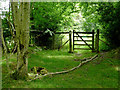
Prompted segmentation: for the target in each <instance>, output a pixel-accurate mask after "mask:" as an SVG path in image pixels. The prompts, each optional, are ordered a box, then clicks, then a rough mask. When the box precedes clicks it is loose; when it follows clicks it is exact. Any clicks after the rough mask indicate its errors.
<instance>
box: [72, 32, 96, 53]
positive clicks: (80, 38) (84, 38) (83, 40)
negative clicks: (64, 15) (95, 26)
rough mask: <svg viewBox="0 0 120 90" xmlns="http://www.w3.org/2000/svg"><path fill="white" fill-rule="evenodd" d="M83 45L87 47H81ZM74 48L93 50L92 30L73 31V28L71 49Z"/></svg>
mask: <svg viewBox="0 0 120 90" xmlns="http://www.w3.org/2000/svg"><path fill="white" fill-rule="evenodd" d="M83 46H87V47H88V48H86V47H85V48H81V47H83ZM75 49H81V50H92V51H94V30H93V31H92V32H75V31H74V30H73V51H74V50H75Z"/></svg>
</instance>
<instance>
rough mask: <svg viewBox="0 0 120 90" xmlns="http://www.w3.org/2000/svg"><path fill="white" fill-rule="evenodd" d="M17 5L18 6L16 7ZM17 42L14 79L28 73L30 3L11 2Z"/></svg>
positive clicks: (24, 76) (23, 76) (21, 77)
mask: <svg viewBox="0 0 120 90" xmlns="http://www.w3.org/2000/svg"><path fill="white" fill-rule="evenodd" d="M18 6H19V8H18ZM12 7H13V16H14V25H15V30H16V42H17V70H16V71H15V73H14V74H13V78H14V79H25V78H26V77H27V75H28V69H27V68H28V60H27V58H28V57H27V54H28V53H27V50H28V45H29V23H30V3H29V2H20V4H19V5H18V3H17V2H12Z"/></svg>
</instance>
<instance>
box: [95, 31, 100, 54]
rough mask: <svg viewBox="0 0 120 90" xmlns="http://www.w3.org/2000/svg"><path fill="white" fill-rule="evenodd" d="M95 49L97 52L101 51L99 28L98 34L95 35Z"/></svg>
mask: <svg viewBox="0 0 120 90" xmlns="http://www.w3.org/2000/svg"><path fill="white" fill-rule="evenodd" d="M95 49H96V52H97V53H98V52H99V29H97V34H96V37H95Z"/></svg>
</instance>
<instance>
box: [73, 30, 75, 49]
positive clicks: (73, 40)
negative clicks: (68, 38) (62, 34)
mask: <svg viewBox="0 0 120 90" xmlns="http://www.w3.org/2000/svg"><path fill="white" fill-rule="evenodd" d="M74 32H75V30H73V51H74Z"/></svg>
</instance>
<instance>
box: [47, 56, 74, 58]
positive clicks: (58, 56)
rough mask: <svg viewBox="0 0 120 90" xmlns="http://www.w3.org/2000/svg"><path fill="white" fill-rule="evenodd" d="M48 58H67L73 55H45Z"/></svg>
mask: <svg viewBox="0 0 120 90" xmlns="http://www.w3.org/2000/svg"><path fill="white" fill-rule="evenodd" d="M47 57H48V58H67V57H68V58H69V57H73V56H66V55H58V56H53V55H52V56H47Z"/></svg>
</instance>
